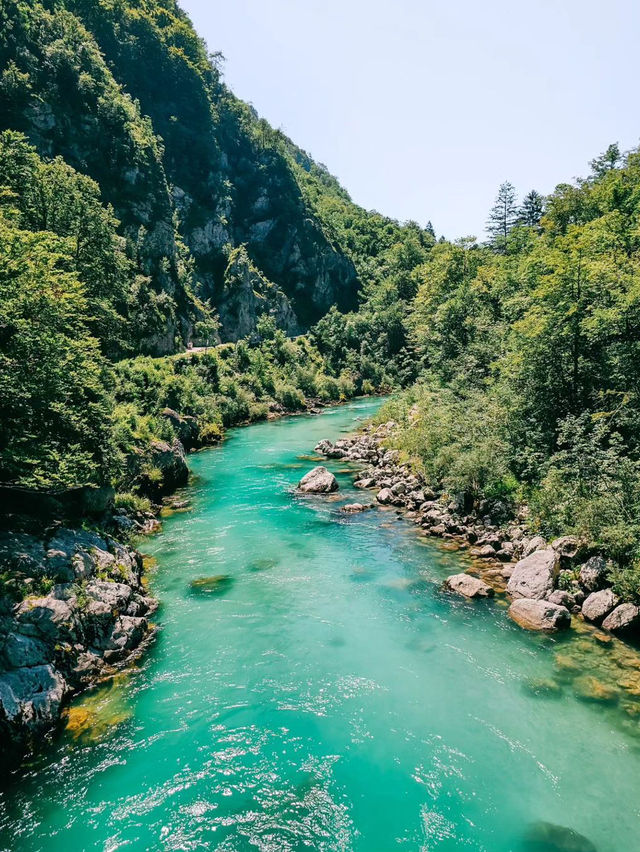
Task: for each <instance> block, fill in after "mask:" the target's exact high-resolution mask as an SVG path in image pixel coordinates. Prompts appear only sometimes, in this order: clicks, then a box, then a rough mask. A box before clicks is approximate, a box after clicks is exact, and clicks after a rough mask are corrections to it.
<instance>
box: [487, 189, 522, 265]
mask: <svg viewBox="0 0 640 852" xmlns="http://www.w3.org/2000/svg"><path fill="white" fill-rule="evenodd" d="M517 221H518V210H517V207H516V191H515V189H514V187H513V185H512V184H510V183H509V181H505V182H504V183H502V184H500V189H499V190H498V195H497V196H496V200H495V204H494V205H493V207H492V208H491V212H490V213H489V218H488V219H487V231H488V233H489V235H490V240H489V242H490V244H491V245H492V246H493V247H494V248H495V249H497V250H498V251H501V252H504V251H505V249H506V242H507V237H508V236H509V232H510V231H511V229H512V228H513V226H514V225H515V224H516V222H517Z"/></svg>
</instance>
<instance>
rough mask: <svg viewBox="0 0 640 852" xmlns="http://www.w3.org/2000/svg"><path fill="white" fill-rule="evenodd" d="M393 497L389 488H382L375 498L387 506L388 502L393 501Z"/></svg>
mask: <svg viewBox="0 0 640 852" xmlns="http://www.w3.org/2000/svg"><path fill="white" fill-rule="evenodd" d="M395 499H396V498H395V496H394V493H393V491H392V490H391V489H390V488H382V489H381V490H380V491H378V494H377V495H376V500H377V501H378V503H381V504H382V505H383V506H388V505H389V503H393V502H394V501H395Z"/></svg>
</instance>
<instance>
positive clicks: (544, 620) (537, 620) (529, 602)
mask: <svg viewBox="0 0 640 852" xmlns="http://www.w3.org/2000/svg"><path fill="white" fill-rule="evenodd" d="M509 617H510V618H512V619H513V621H515V622H516V624H518V625H520V627H524V628H525V629H526V630H542V631H544V632H545V633H555V632H556V631H558V630H565V629H566V628H567V627H570V626H571V613H570V612H569V610H568V609H566V607H563V606H558V604H554V603H551V602H550V601H544V600H539V599H532V598H519V599H518V600H515V601H513V603H512V604H511V606H510V607H509Z"/></svg>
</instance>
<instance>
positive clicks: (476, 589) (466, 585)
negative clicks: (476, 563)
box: [444, 573, 494, 598]
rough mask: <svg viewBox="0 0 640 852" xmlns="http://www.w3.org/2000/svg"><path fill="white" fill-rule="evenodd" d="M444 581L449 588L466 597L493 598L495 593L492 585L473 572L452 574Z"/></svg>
mask: <svg viewBox="0 0 640 852" xmlns="http://www.w3.org/2000/svg"><path fill="white" fill-rule="evenodd" d="M444 582H445V586H446V587H447V588H448V589H450V590H451V591H452V592H456V593H457V594H459V595H464V597H465V598H492V597H493V595H494V590H493V589H492V588H491V586H489V585H487V584H486V583H485V582H483V581H482V580H480V579H478V577H472V576H471V574H464V573H463V574H452V575H451V577H447V579H446V580H445V581H444Z"/></svg>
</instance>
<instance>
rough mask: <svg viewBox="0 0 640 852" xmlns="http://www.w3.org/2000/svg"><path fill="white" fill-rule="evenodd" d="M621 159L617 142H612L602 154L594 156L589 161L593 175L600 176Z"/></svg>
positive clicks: (614, 166)
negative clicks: (593, 158)
mask: <svg viewBox="0 0 640 852" xmlns="http://www.w3.org/2000/svg"><path fill="white" fill-rule="evenodd" d="M621 159H622V155H621V154H620V146H619V145H618V143H617V142H614V143H613V144H611V145H609V147H608V148H607V150H606V151H605V152H604V153H603V154H600V156H599V157H596V158H595V160H591V162H590V163H589V165H590V166H591V171H592V173H593V176H594V177H595V178H601V177H602V176H603V175H605V174H606V173H607V172H610V171H611V169H615V168H616V166H617V165H618V164H619V163H620V161H621Z"/></svg>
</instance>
